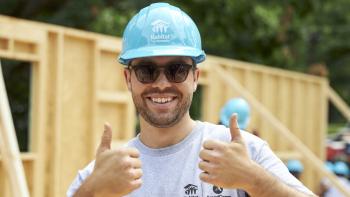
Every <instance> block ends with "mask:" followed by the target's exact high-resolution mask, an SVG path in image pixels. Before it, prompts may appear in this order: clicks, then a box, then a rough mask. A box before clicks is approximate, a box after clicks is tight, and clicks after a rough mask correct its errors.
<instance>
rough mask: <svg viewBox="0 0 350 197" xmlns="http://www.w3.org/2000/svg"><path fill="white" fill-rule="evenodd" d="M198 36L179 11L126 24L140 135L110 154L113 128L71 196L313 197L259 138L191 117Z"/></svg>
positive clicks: (158, 11)
mask: <svg viewBox="0 0 350 197" xmlns="http://www.w3.org/2000/svg"><path fill="white" fill-rule="evenodd" d="M204 59H205V53H204V51H203V50H202V49H201V39H200V34H199V31H198V29H197V27H196V25H195V24H194V22H193V21H192V19H191V18H190V17H189V16H187V15H186V14H185V13H184V12H183V11H181V10H180V9H179V8H177V7H174V6H171V5H169V4H166V3H156V4H152V5H150V6H148V7H146V8H144V9H142V10H141V11H140V12H139V13H138V14H137V15H136V16H134V17H133V18H132V20H131V21H130V22H129V24H128V25H127V27H126V29H125V32H124V35H123V50H122V53H121V55H120V57H119V62H120V63H122V64H124V65H126V68H125V70H124V77H125V81H126V84H127V87H128V89H129V90H130V92H131V94H132V98H133V101H134V103H135V106H136V109H137V111H138V113H139V116H140V134H139V135H138V136H137V137H136V138H134V139H132V140H131V141H129V143H128V144H127V145H126V147H124V148H120V149H116V150H111V149H110V144H111V139H112V130H111V128H110V126H109V125H108V124H106V125H105V130H104V133H103V135H102V138H101V143H100V146H99V148H98V150H97V154H96V160H95V162H92V163H90V164H89V165H88V166H87V167H86V168H85V169H84V170H82V171H79V173H78V176H77V177H76V179H75V180H74V182H73V183H72V185H71V186H70V188H69V190H68V192H67V196H73V195H74V196H76V197H78V196H113V197H118V196H133V197H134V196H136V197H141V196H142V197H144V196H146V197H148V196H150V197H177V196H181V197H195V196H198V197H199V196H205V197H209V196H230V197H235V196H245V193H244V191H246V192H247V193H248V194H249V195H251V196H269V197H270V196H308V195H309V196H310V195H311V196H312V195H313V194H312V192H311V191H309V190H308V189H307V188H305V187H304V186H303V185H302V184H301V183H300V182H299V181H298V180H296V179H295V178H294V177H293V176H292V175H291V174H289V172H288V169H287V168H286V167H285V166H284V164H283V163H282V162H281V161H280V160H279V159H278V158H277V157H276V156H275V155H274V154H273V153H272V151H271V150H270V148H269V147H268V145H267V144H266V143H265V142H264V141H262V140H260V139H259V138H257V137H255V136H253V135H251V134H249V133H247V132H245V131H241V130H240V129H239V128H238V124H237V116H236V115H234V116H232V118H231V119H230V128H226V127H224V126H218V125H214V124H211V123H206V122H200V121H194V120H192V119H191V117H190V115H189V107H190V105H191V101H192V96H193V92H194V91H195V90H196V88H197V84H198V78H199V70H198V69H197V66H196V65H197V64H198V63H200V62H202V61H204Z"/></svg>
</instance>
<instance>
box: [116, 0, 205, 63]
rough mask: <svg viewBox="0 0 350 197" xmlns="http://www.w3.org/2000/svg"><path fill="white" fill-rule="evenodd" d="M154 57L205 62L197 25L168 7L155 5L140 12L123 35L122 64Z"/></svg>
mask: <svg viewBox="0 0 350 197" xmlns="http://www.w3.org/2000/svg"><path fill="white" fill-rule="evenodd" d="M151 56H189V57H192V59H193V60H194V62H195V63H200V62H202V61H204V60H205V53H204V51H203V50H202V44H201V37H200V34H199V31H198V29H197V26H196V24H195V23H194V22H193V20H192V19H191V18H190V17H189V16H188V15H187V14H186V13H185V12H183V11H182V10H180V9H179V8H177V7H175V6H172V5H170V4H168V3H154V4H151V5H150V6H148V7H145V8H143V9H142V10H140V12H139V13H138V14H136V15H135V16H134V17H133V18H132V19H131V20H130V21H129V23H128V25H127V26H126V28H125V31H124V34H123V47H122V51H121V54H120V56H119V62H120V63H121V64H124V65H127V64H129V62H130V60H132V59H134V58H140V57H151Z"/></svg>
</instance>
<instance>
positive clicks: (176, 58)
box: [130, 56, 193, 65]
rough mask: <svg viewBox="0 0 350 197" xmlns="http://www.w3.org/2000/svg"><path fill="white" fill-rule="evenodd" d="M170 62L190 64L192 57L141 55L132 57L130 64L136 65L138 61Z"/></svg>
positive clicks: (160, 63)
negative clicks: (140, 56)
mask: <svg viewBox="0 0 350 197" xmlns="http://www.w3.org/2000/svg"><path fill="white" fill-rule="evenodd" d="M172 62H183V63H187V64H192V62H193V61H192V58H191V57H187V56H155V57H142V58H136V59H133V60H132V61H131V62H130V64H131V65H136V64H140V63H153V64H156V65H164V64H167V63H172Z"/></svg>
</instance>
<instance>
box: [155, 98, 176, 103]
mask: <svg viewBox="0 0 350 197" xmlns="http://www.w3.org/2000/svg"><path fill="white" fill-rule="evenodd" d="M174 99H175V97H162V98H160V97H158V98H157V97H151V98H150V100H151V101H152V102H153V103H157V104H165V103H169V102H171V101H173V100H174Z"/></svg>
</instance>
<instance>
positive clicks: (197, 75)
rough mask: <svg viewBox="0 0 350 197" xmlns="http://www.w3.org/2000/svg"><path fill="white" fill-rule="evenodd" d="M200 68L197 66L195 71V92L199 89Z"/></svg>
mask: <svg viewBox="0 0 350 197" xmlns="http://www.w3.org/2000/svg"><path fill="white" fill-rule="evenodd" d="M199 74H200V70H199V69H198V68H197V69H196V70H194V72H193V92H195V91H196V90H197V86H198V80H199Z"/></svg>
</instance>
